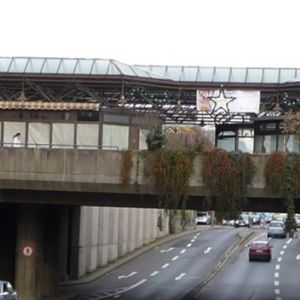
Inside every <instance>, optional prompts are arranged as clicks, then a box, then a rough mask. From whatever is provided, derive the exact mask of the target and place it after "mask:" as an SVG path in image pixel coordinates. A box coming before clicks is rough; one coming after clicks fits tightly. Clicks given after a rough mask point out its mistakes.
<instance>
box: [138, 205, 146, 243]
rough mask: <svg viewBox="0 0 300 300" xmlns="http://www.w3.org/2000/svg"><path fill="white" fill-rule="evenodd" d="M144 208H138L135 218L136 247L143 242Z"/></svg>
mask: <svg viewBox="0 0 300 300" xmlns="http://www.w3.org/2000/svg"><path fill="white" fill-rule="evenodd" d="M144 210H145V209H144V208H140V209H139V211H138V218H137V228H138V234H137V247H141V246H143V244H144Z"/></svg>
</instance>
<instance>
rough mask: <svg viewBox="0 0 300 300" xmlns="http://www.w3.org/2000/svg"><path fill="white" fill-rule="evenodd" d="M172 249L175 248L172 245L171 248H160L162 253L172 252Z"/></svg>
mask: <svg viewBox="0 0 300 300" xmlns="http://www.w3.org/2000/svg"><path fill="white" fill-rule="evenodd" d="M172 250H174V248H173V247H171V248H169V249H168V250H164V249H163V250H160V253H165V252H170V251H172Z"/></svg>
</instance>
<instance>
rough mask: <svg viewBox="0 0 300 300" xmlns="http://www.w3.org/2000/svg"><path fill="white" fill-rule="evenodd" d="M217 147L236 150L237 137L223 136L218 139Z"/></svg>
mask: <svg viewBox="0 0 300 300" xmlns="http://www.w3.org/2000/svg"><path fill="white" fill-rule="evenodd" d="M217 148H221V149H224V150H226V151H234V150H235V138H223V139H218V140H217Z"/></svg>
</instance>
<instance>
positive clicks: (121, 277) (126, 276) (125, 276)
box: [118, 272, 137, 279]
mask: <svg viewBox="0 0 300 300" xmlns="http://www.w3.org/2000/svg"><path fill="white" fill-rule="evenodd" d="M135 274H137V272H131V273H130V274H128V275H120V276H119V277H118V279H123V278H129V277H131V276H133V275H135Z"/></svg>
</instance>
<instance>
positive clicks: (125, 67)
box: [114, 62, 148, 77]
mask: <svg viewBox="0 0 300 300" xmlns="http://www.w3.org/2000/svg"><path fill="white" fill-rule="evenodd" d="M114 63H115V65H116V67H117V68H119V69H120V70H121V73H122V74H124V75H129V76H135V74H134V72H133V71H132V70H131V68H130V67H129V66H128V65H126V64H122V63H120V62H114ZM147 77H148V76H147Z"/></svg>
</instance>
